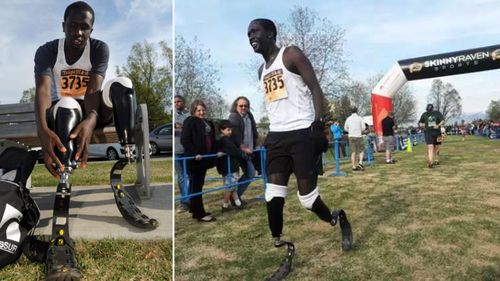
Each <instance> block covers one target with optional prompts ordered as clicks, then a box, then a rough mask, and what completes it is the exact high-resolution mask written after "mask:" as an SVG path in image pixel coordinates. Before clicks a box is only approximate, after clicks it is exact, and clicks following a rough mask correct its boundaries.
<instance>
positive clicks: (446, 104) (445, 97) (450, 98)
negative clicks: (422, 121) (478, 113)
mask: <svg viewBox="0 0 500 281" xmlns="http://www.w3.org/2000/svg"><path fill="white" fill-rule="evenodd" d="M427 101H428V102H429V103H432V104H433V105H434V109H435V110H437V111H439V112H441V114H443V118H444V120H448V119H449V118H454V117H459V116H460V115H461V114H462V98H461V97H460V94H459V93H458V91H457V90H456V89H455V88H454V87H453V85H452V84H450V83H446V84H443V81H441V80H440V79H435V80H434V81H432V87H431V90H430V93H429V95H428V96H427Z"/></svg>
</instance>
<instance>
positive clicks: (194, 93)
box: [175, 36, 228, 118]
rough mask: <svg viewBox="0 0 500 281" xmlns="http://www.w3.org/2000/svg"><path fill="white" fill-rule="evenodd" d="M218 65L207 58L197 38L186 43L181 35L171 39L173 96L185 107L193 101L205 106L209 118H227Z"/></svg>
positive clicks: (205, 50)
mask: <svg viewBox="0 0 500 281" xmlns="http://www.w3.org/2000/svg"><path fill="white" fill-rule="evenodd" d="M219 82H220V70H219V66H216V65H215V64H214V63H213V62H212V59H211V55H210V50H209V49H203V46H202V44H201V43H200V42H199V41H198V39H197V38H194V40H193V41H192V42H187V41H186V40H185V39H184V38H183V37H182V36H177V38H176V40H175V94H176V95H181V96H183V97H184V98H185V99H186V104H187V105H189V104H191V102H192V101H193V100H195V99H199V100H202V101H203V102H205V104H206V105H207V115H208V116H209V117H211V118H223V117H227V112H228V106H227V104H226V102H225V100H224V99H223V98H222V96H221V95H220V91H221V90H220V88H219V87H218V86H217V85H218V84H219Z"/></svg>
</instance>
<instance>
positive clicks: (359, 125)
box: [344, 107, 367, 171]
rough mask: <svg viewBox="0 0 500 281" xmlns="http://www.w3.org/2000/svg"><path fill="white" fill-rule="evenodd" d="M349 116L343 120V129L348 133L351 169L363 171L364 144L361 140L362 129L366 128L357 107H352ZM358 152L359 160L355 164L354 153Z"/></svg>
mask: <svg viewBox="0 0 500 281" xmlns="http://www.w3.org/2000/svg"><path fill="white" fill-rule="evenodd" d="M351 112H352V114H351V116H349V117H347V120H345V126H344V129H345V130H346V131H347V132H348V133H349V135H348V137H349V146H350V147H351V164H352V170H353V171H363V170H364V166H363V157H364V150H365V144H364V141H363V135H362V134H363V131H365V130H366V129H367V127H366V124H365V122H364V121H363V118H361V116H359V115H358V109H357V108H356V107H353V108H352V110H351ZM357 154H359V162H358V165H356V155H357Z"/></svg>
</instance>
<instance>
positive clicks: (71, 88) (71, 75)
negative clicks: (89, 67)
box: [61, 69, 90, 97]
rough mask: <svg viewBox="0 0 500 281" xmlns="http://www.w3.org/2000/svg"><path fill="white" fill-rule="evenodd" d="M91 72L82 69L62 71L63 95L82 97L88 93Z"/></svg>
mask: <svg viewBox="0 0 500 281" xmlns="http://www.w3.org/2000/svg"><path fill="white" fill-rule="evenodd" d="M89 79H90V77H89V72H88V71H86V70H81V69H67V70H61V95H62V96H69V97H81V96H84V95H85V93H86V92H87V86H88V84H89Z"/></svg>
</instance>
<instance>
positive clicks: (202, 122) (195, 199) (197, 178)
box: [181, 100, 216, 222]
mask: <svg viewBox="0 0 500 281" xmlns="http://www.w3.org/2000/svg"><path fill="white" fill-rule="evenodd" d="M206 108H207V107H206V105H205V103H203V102H202V101H200V100H195V101H193V103H192V104H191V116H189V117H187V118H186V120H184V124H183V129H182V134H181V143H182V145H183V147H184V155H185V156H192V157H194V159H193V160H190V161H188V174H189V193H190V194H192V193H198V192H201V191H202V189H203V184H204V183H205V175H206V173H207V169H209V168H212V167H213V166H214V161H213V158H203V157H202V156H203V155H206V154H213V153H215V151H216V145H215V128H214V124H213V123H212V122H211V121H210V120H207V119H206V118H205V114H206ZM189 211H190V212H191V213H192V217H193V218H194V219H197V220H198V221H200V222H211V221H215V217H213V216H212V215H211V214H210V213H207V212H205V208H204V206H203V197H202V195H195V196H192V197H191V199H190V201H189Z"/></svg>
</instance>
